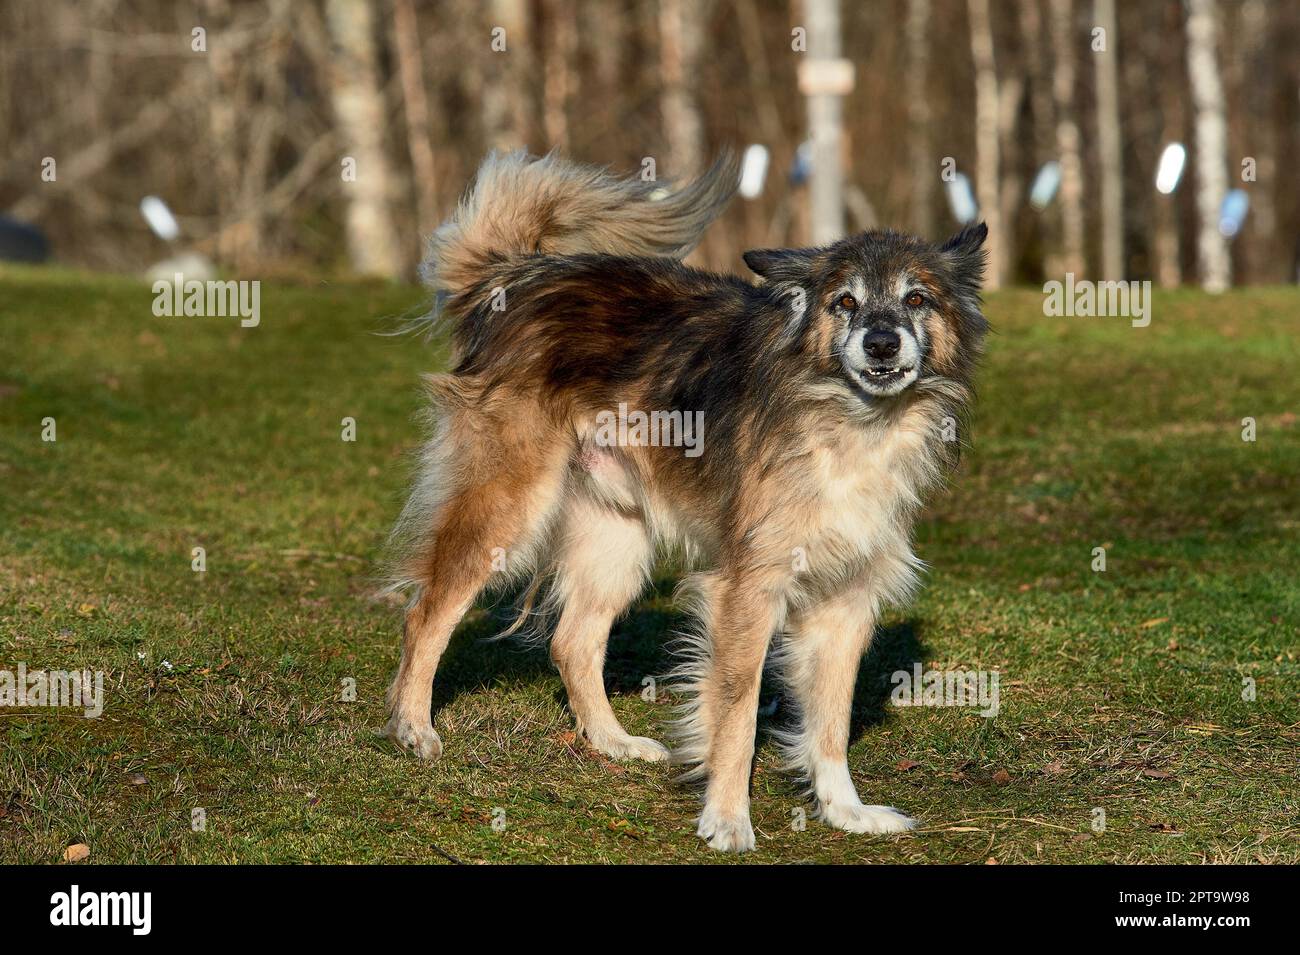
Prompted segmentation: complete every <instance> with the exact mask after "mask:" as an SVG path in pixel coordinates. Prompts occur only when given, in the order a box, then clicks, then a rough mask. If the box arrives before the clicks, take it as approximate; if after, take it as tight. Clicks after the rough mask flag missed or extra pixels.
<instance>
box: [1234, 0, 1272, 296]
mask: <svg viewBox="0 0 1300 955" xmlns="http://www.w3.org/2000/svg"><path fill="white" fill-rule="evenodd" d="M1240 13H1241V41H1240V42H1241V54H1240V56H1239V57H1238V58H1237V61H1238V64H1239V68H1238V70H1237V72H1238V75H1239V86H1240V87H1241V89H1242V94H1243V95H1242V98H1243V100H1244V101H1245V102H1244V106H1245V109H1244V113H1245V115H1244V117H1243V118H1244V120H1245V122H1246V123H1247V124H1248V128H1249V142H1250V149H1248V150H1247V152H1248V153H1250V155H1251V156H1252V157H1253V158H1254V160H1255V181H1254V182H1253V183H1249V184H1247V185H1245V186H1243V188H1245V189H1247V190H1248V191H1249V192H1250V218H1249V220H1248V222H1249V226H1248V229H1247V231H1246V236H1245V237H1246V238H1248V239H1249V241H1250V247H1251V249H1252V250H1253V251H1254V253H1255V254H1254V255H1253V256H1252V257H1251V263H1250V264H1251V274H1250V279H1251V281H1255V282H1260V281H1264V282H1269V281H1275V280H1276V277H1277V271H1276V270H1275V269H1274V267H1273V255H1274V250H1275V249H1276V247H1277V209H1276V207H1275V206H1274V197H1275V190H1276V186H1277V123H1276V121H1275V119H1274V116H1273V93H1274V91H1275V90H1276V89H1277V70H1276V65H1275V63H1274V61H1273V48H1272V44H1271V43H1270V42H1269V40H1270V37H1272V36H1273V35H1274V31H1273V29H1272V24H1270V22H1269V14H1270V9H1269V4H1268V3H1267V2H1266V0H1247V2H1246V3H1245V4H1244V5H1243V6H1242V7H1241V8H1240ZM1247 77H1249V78H1248V79H1247Z"/></svg>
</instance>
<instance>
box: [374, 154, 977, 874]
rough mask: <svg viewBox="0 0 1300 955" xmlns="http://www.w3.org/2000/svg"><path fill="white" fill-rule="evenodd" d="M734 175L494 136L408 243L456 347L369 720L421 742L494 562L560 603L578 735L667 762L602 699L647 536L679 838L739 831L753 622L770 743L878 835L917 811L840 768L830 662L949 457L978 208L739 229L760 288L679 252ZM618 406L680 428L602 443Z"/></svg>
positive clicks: (819, 799)
mask: <svg viewBox="0 0 1300 955" xmlns="http://www.w3.org/2000/svg"><path fill="white" fill-rule="evenodd" d="M735 185H736V169H735V165H734V163H733V162H731V161H730V160H725V159H724V160H723V161H720V162H719V163H718V164H716V165H715V166H714V167H713V168H712V169H711V170H710V171H709V172H708V173H706V174H705V175H704V176H703V177H701V178H700V179H698V180H697V181H695V182H694V183H692V184H691V185H689V186H687V187H686V188H684V189H681V190H680V191H677V192H674V193H670V194H668V195H666V196H664V193H663V192H660V191H657V190H658V189H659V187H658V186H656V184H654V183H644V182H641V181H638V180H637V179H635V178H633V179H625V180H621V179H616V178H613V177H611V176H609V175H608V174H606V173H605V172H603V171H601V170H597V169H592V168H588V167H583V166H579V165H576V164H573V163H569V162H566V161H563V160H561V159H558V158H556V157H553V156H551V157H547V158H544V159H533V158H531V157H528V156H525V155H522V154H512V155H508V156H492V157H490V158H488V159H487V160H486V161H485V162H484V164H483V165H482V167H481V168H480V169H479V172H478V177H477V180H476V183H475V185H474V187H473V188H472V189H471V190H470V192H469V193H468V194H467V195H466V197H465V198H464V200H463V201H462V202H461V204H460V206H459V208H458V209H457V210H456V212H455V214H454V215H453V216H452V217H451V219H450V220H449V221H448V222H447V223H446V224H444V225H443V226H442V227H441V228H440V229H439V230H438V231H437V232H436V233H435V235H434V236H433V238H432V239H431V241H430V248H429V255H428V258H427V260H426V262H425V264H424V267H423V274H424V277H425V279H426V281H427V283H428V284H429V286H430V287H431V288H432V290H433V291H434V293H435V296H436V301H437V303H438V304H437V307H436V309H435V320H441V321H445V322H446V323H448V324H449V326H450V333H451V340H452V348H453V366H454V367H453V370H452V371H451V372H450V373H448V374H440V375H431V376H429V377H428V379H427V383H428V389H429V392H430V395H431V398H432V402H433V407H434V414H433V420H434V422H435V424H434V432H433V436H432V438H431V440H430V441H429V443H428V444H427V445H426V446H425V450H424V453H423V460H422V467H421V471H420V474H419V476H418V479H417V481H416V484H415V487H414V490H413V491H412V494H411V497H410V500H409V502H408V503H407V506H406V508H405V510H404V511H403V514H402V517H401V519H400V520H399V522H398V526H397V528H396V530H395V531H394V536H395V540H396V543H397V544H398V546H399V554H400V557H399V560H398V569H397V572H396V574H395V586H397V587H404V588H409V592H410V593H411V594H412V595H413V596H412V600H411V603H410V605H409V607H408V610H407V614H406V627H405V637H404V641H403V647H402V659H401V665H400V667H399V669H398V672H397V676H396V678H395V679H394V681H393V684H392V686H391V688H390V690H389V695H388V704H389V711H390V716H389V721H388V725H387V727H386V732H387V734H388V735H389V736H390V737H391V738H392V739H394V740H396V741H397V742H398V743H399V744H400V745H402V746H403V747H405V748H407V749H410V750H412V751H413V752H415V753H416V754H418V755H419V756H421V757H423V758H426V759H432V758H435V757H437V756H438V755H440V753H441V751H442V741H441V740H440V739H439V737H438V734H437V733H436V732H435V731H434V729H433V726H432V723H431V721H430V699H431V693H432V682H433V678H434V673H435V671H436V669H437V666H438V660H439V658H440V657H441V655H442V653H443V650H444V649H445V648H446V646H447V643H448V640H449V639H450V637H451V634H452V631H453V629H454V628H455V627H456V625H457V623H458V622H459V621H460V619H461V617H462V615H463V614H464V613H465V611H466V610H467V609H468V608H469V607H470V606H471V604H472V603H473V601H474V600H475V598H476V596H477V595H478V594H479V592H480V591H481V590H482V589H483V588H484V587H485V586H486V585H488V584H489V582H492V578H493V577H494V575H495V576H496V577H497V578H498V580H500V579H504V577H508V576H511V575H531V576H532V578H533V581H534V583H533V586H532V588H530V591H529V593H530V595H531V594H532V593H535V592H536V589H537V587H538V585H539V583H540V582H541V581H546V582H547V584H548V591H547V592H548V595H549V600H550V601H551V602H552V604H553V606H554V609H555V610H556V611H558V623H557V624H556V626H555V631H554V635H553V637H552V640H551V656H552V659H553V660H554V661H555V663H556V665H557V667H558V668H559V671H560V674H561V676H562V677H563V680H564V685H565V687H566V689H567V691H568V699H569V705H570V707H571V709H572V711H573V714H574V717H575V719H576V722H577V725H578V729H579V731H580V732H581V733H582V734H583V735H584V736H585V738H586V739H587V741H588V742H589V743H590V744H591V745H592V746H593V747H595V748H596V749H598V750H599V751H601V752H603V753H605V754H607V755H609V756H611V757H613V758H615V759H627V758H639V759H650V760H659V759H666V758H668V757H669V755H670V754H669V751H668V750H667V749H666V748H665V747H664V746H662V745H661V744H660V743H658V742H656V741H654V740H652V739H647V738H644V737H635V736H631V735H629V734H628V733H627V732H626V731H625V730H624V729H623V727H622V726H621V725H620V724H619V722H618V720H617V718H616V717H615V715H614V711H613V710H612V709H611V707H610V704H609V700H608V698H607V697H606V694H605V686H604V680H603V676H602V670H603V666H604V660H605V647H606V643H607V641H608V638H609V629H610V625H611V624H612V623H613V622H614V620H615V619H616V618H617V617H618V616H619V615H620V614H622V613H623V612H624V611H626V610H627V608H628V607H629V606H630V605H631V604H632V602H633V601H634V600H635V599H636V598H637V595H638V594H639V593H640V592H641V590H642V589H643V587H644V586H645V584H646V581H647V579H648V576H649V572H650V570H651V567H652V563H653V561H654V559H655V556H656V554H657V553H661V552H663V551H665V550H673V551H675V552H677V553H679V554H680V555H681V556H682V557H683V558H684V559H685V560H686V561H687V562H688V564H689V565H690V566H691V567H692V569H693V572H692V573H691V574H690V575H689V576H688V577H687V579H686V580H685V581H684V582H683V586H684V588H685V590H686V591H687V592H688V593H689V594H690V595H691V597H692V600H691V604H692V606H693V609H694V613H695V616H696V618H697V619H698V622H699V629H698V633H697V634H696V636H695V638H694V639H692V640H691V641H690V646H689V647H688V652H687V653H686V655H685V656H686V663H685V665H684V667H683V668H682V673H683V674H684V677H685V679H684V689H685V691H686V692H687V694H688V696H689V699H690V703H689V704H688V705H687V708H686V710H685V713H684V716H683V719H682V720H681V721H680V724H679V728H680V730H681V736H682V742H681V745H680V747H679V748H678V749H677V751H676V753H675V754H674V756H675V757H676V758H677V759H678V760H680V761H681V762H684V763H686V764H688V765H689V766H690V767H692V768H691V770H690V773H688V775H693V776H694V777H695V778H698V779H701V780H705V781H707V782H706V786H705V793H704V810H703V812H702V814H701V816H700V818H699V826H698V832H699V835H700V837H701V838H703V839H705V840H706V841H707V842H708V844H709V845H710V846H712V847H713V848H715V849H722V850H731V851H745V850H748V849H752V848H753V846H754V832H753V828H752V826H751V825H750V821H749V782H750V770H751V762H752V759H753V753H754V735H755V724H756V719H757V704H758V693H759V684H760V680H761V677H762V673H763V668H764V663H765V660H767V658H768V656H769V649H770V648H771V647H772V645H773V642H774V638H777V637H779V645H778V646H777V647H776V649H775V651H774V652H773V653H772V655H771V656H772V659H771V661H770V662H771V663H772V664H773V665H774V666H775V667H776V669H777V670H778V672H779V674H780V675H781V677H782V678H783V680H784V681H785V683H786V684H787V685H788V688H789V694H788V696H789V699H790V700H791V701H792V702H793V704H794V709H795V711H796V720H795V724H794V726H793V728H791V729H788V730H786V731H785V732H783V733H782V734H780V740H781V743H782V745H783V747H784V750H785V752H786V754H787V756H788V757H789V763H790V765H791V767H792V768H793V769H795V770H797V771H798V772H799V773H801V774H803V775H804V776H805V777H806V778H807V781H808V783H809V785H810V788H811V792H812V796H813V798H814V799H815V800H816V809H817V813H818V815H819V816H820V818H822V819H823V820H825V821H826V822H827V823H829V824H830V825H832V826H836V827H839V828H841V829H847V830H849V831H851V832H873V833H883V832H899V831H902V830H905V829H908V828H910V827H911V826H913V825H914V822H913V821H912V820H911V819H909V818H908V817H907V816H905V815H904V814H902V813H900V812H898V811H897V810H895V809H891V808H888V807H884V806H869V805H864V804H863V802H862V801H861V800H860V799H859V798H858V795H857V792H856V790H855V788H854V785H853V781H852V779H851V777H850V775H849V769H848V763H847V750H848V735H849V718H850V709H851V705H852V698H853V687H854V682H855V678H856V674H857V670H858V664H859V661H860V659H861V657H862V655H863V653H864V651H865V650H866V649H867V647H868V645H869V643H870V641H871V636H872V631H873V628H874V626H875V623H876V620H877V617H878V615H879V613H880V610H881V607H882V606H883V605H884V604H886V603H889V602H898V601H902V600H904V599H906V597H907V596H908V595H909V594H910V592H911V591H912V590H913V588H914V587H915V586H916V583H917V579H918V577H917V572H918V568H919V566H920V562H919V561H918V559H917V558H916V557H915V556H914V555H913V553H912V549H911V532H912V525H913V522H914V520H915V518H916V514H917V511H918V508H919V506H920V503H921V499H922V495H923V494H924V493H925V492H926V491H927V490H928V489H930V488H932V487H934V486H935V484H936V483H937V482H939V481H940V480H941V479H942V478H943V475H944V474H945V471H946V469H947V468H948V466H949V465H951V464H952V462H953V460H954V458H955V455H956V452H957V448H958V444H957V441H956V436H957V429H958V423H959V421H960V420H961V419H962V417H963V413H964V411H965V409H966V407H967V405H968V403H969V400H970V380H971V375H972V372H973V369H974V364H975V361H976V358H977V356H978V354H979V351H980V346H981V341H982V338H983V335H984V332H985V328H986V322H985V320H984V317H983V315H982V314H981V311H980V302H979V291H980V282H981V275H982V272H983V264H984V263H983V259H984V253H983V251H982V249H981V246H982V243H983V241H984V237H985V235H986V232H987V230H986V229H985V227H984V226H983V225H980V226H978V227H975V228H969V229H966V230H965V231H963V232H961V233H959V234H958V235H956V236H954V237H953V238H952V239H950V240H949V241H947V242H946V243H944V244H942V245H933V244H931V243H929V242H926V241H923V240H921V239H918V238H913V237H910V236H906V235H900V234H898V233H895V232H868V233H864V234H860V235H855V236H851V237H849V238H847V239H844V240H842V241H840V242H837V243H835V244H834V245H831V246H828V247H826V248H817V249H783V250H765V251H752V252H747V253H746V254H745V256H744V259H745V262H746V264H747V265H748V266H749V267H750V268H751V269H752V270H753V271H754V272H755V273H757V274H758V275H759V276H761V277H762V279H763V281H762V282H760V283H759V284H752V283H750V282H747V281H745V280H743V279H740V278H737V277H734V276H729V275H718V274H713V273H710V272H704V271H700V270H698V269H693V268H688V267H687V266H685V265H683V264H682V263H681V262H680V261H679V259H680V258H681V257H682V256H684V255H685V254H686V253H687V252H688V251H689V250H690V249H691V248H692V247H693V246H694V245H695V244H696V242H697V241H698V240H699V238H700V235H701V234H702V232H703V231H704V229H705V228H706V227H707V225H708V224H709V222H711V221H712V220H713V219H714V218H715V217H716V216H717V215H718V214H719V213H720V212H721V210H722V209H723V207H724V206H725V204H726V202H727V201H728V200H729V199H730V197H731V195H732V193H733V192H734V190H735ZM627 409H632V414H627ZM616 410H617V412H618V413H619V414H620V415H626V417H627V418H629V419H631V418H633V417H634V416H635V413H636V412H640V413H641V414H642V416H643V417H642V418H640V419H637V420H638V421H639V422H641V423H644V420H645V419H646V418H650V419H651V420H652V421H657V422H658V423H659V425H661V426H663V427H662V428H661V429H660V431H662V430H663V429H664V428H668V430H671V427H669V426H674V425H676V423H677V422H679V421H682V420H689V421H693V422H694V423H695V438H697V439H699V440H698V445H699V446H698V447H696V448H695V452H694V453H690V449H689V448H687V449H684V448H683V446H682V443H681V442H674V441H672V440H655V439H656V438H659V437H662V434H660V433H658V432H656V433H654V434H653V435H650V436H647V434H646V429H645V428H644V427H633V428H632V429H630V430H628V429H626V428H623V427H620V428H619V430H618V432H617V438H614V439H612V437H613V435H614V431H613V429H611V428H608V427H605V425H604V424H602V422H605V423H608V421H609V420H610V418H609V416H610V415H612V414H614V413H615V412H616ZM651 430H652V431H653V429H651ZM668 437H669V438H672V435H669V436H668ZM647 438H649V439H647ZM503 566H504V569H506V570H508V571H509V574H507V575H501V574H499V573H498V572H499V571H500V570H502V569H503Z"/></svg>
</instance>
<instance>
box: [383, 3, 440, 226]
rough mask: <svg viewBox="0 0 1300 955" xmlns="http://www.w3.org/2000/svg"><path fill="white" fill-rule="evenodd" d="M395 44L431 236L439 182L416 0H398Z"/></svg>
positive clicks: (415, 172)
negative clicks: (434, 157) (431, 140)
mask: <svg viewBox="0 0 1300 955" xmlns="http://www.w3.org/2000/svg"><path fill="white" fill-rule="evenodd" d="M393 47H394V49H395V51H396V53H397V68H398V72H399V73H400V75H401V80H402V113H403V115H404V116H405V118H406V147H407V150H408V152H409V153H410V155H411V176H412V178H413V179H414V183H413V188H412V190H411V191H412V192H413V193H414V194H415V208H416V219H417V223H416V225H417V227H418V229H419V231H420V234H421V235H422V236H423V235H427V234H428V233H429V232H431V231H432V230H433V229H434V228H435V227H436V226H437V224H438V182H437V178H436V175H435V169H434V162H433V146H432V144H431V143H430V142H429V136H430V133H431V130H430V125H431V121H430V117H429V97H428V94H427V93H426V92H425V86H424V57H423V55H422V54H421V52H420V21H419V17H417V16H416V13H415V4H414V2H413V0H394V3H393Z"/></svg>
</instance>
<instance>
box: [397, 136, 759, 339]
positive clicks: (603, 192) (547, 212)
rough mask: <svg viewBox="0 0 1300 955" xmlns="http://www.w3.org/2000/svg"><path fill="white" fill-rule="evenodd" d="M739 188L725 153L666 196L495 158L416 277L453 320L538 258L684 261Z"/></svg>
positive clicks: (583, 172) (550, 161)
mask: <svg viewBox="0 0 1300 955" xmlns="http://www.w3.org/2000/svg"><path fill="white" fill-rule="evenodd" d="M738 183H739V172H738V166H737V162H736V159H735V157H734V155H733V154H731V153H724V154H723V155H722V156H721V157H720V158H719V159H718V160H717V162H715V163H714V164H713V166H712V167H711V168H710V169H709V170H708V171H707V172H705V173H704V174H703V175H702V176H700V177H699V178H698V179H696V180H695V181H694V182H691V183H690V184H689V185H687V186H685V187H684V188H682V189H679V190H676V191H669V188H670V187H666V186H665V185H664V184H663V183H660V182H644V181H642V180H641V179H640V177H638V176H630V177H628V178H626V179H620V178H617V177H615V176H612V175H610V174H609V173H608V172H606V171H605V170H603V169H599V168H596V167H593V166H584V165H581V164H578V163H574V162H569V161H567V160H564V159H560V158H559V157H557V156H555V155H548V156H544V157H542V158H540V159H539V158H536V157H534V156H530V155H528V154H527V153H524V152H512V153H507V154H504V155H502V154H499V153H492V154H491V155H489V156H488V158H487V159H485V160H484V161H483V164H482V165H481V166H480V167H479V170H478V175H477V177H476V178H475V182H474V185H473V187H472V188H471V189H470V190H469V192H467V193H466V194H465V196H464V198H462V199H461V201H460V204H459V205H458V206H457V208H456V211H455V212H454V213H453V214H452V215H451V217H450V218H449V219H448V220H447V221H446V222H445V223H443V224H442V226H441V227H439V229H438V230H437V231H436V232H435V233H434V234H433V236H432V238H430V240H429V246H428V252H427V254H426V256H425V259H424V262H423V263H422V264H421V266H420V275H421V277H422V278H423V279H424V281H425V283H426V284H427V285H428V286H429V288H430V289H431V290H432V291H433V292H434V294H435V296H436V297H437V300H438V302H439V304H440V307H441V308H442V309H443V310H444V311H445V312H447V313H449V315H448V317H450V318H451V319H452V320H453V322H455V321H456V320H457V319H459V318H461V317H463V316H464V315H465V314H467V313H468V312H469V311H470V310H471V309H472V308H473V307H474V305H476V304H478V303H477V302H474V301H467V300H466V299H465V295H466V293H467V292H473V291H475V290H482V289H483V288H484V287H485V285H486V287H488V288H490V287H491V286H492V284H494V283H492V278H493V276H494V275H496V274H499V273H501V272H502V271H504V270H505V269H506V268H508V267H509V266H510V265H512V264H514V263H515V262H517V260H519V259H521V258H525V257H529V256H535V255H576V254H581V253H605V254H609V255H632V256H636V255H652V256H671V257H674V258H681V257H683V256H685V255H686V254H687V253H689V252H690V251H691V249H693V248H694V247H695V245H696V244H697V243H698V242H699V241H700V237H701V236H702V235H703V234H704V230H705V229H706V228H707V227H708V225H709V223H710V222H712V221H713V220H714V219H715V218H717V217H718V215H719V214H720V213H721V212H722V210H723V208H724V207H725V206H726V204H727V202H728V200H730V199H731V197H732V195H733V194H734V193H735V191H736V188H737V185H738Z"/></svg>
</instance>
